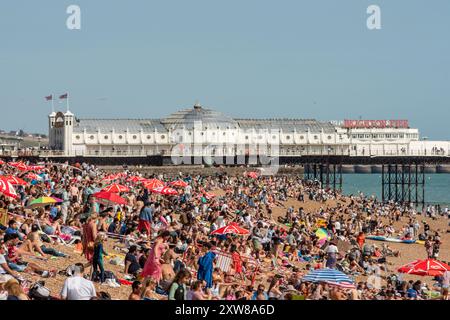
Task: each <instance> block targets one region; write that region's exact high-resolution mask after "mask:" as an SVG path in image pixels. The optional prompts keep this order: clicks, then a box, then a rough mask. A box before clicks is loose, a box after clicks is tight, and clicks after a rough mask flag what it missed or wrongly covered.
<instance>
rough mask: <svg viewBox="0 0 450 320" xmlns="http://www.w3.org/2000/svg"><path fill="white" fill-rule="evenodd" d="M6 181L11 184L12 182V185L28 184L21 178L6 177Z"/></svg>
mask: <svg viewBox="0 0 450 320" xmlns="http://www.w3.org/2000/svg"><path fill="white" fill-rule="evenodd" d="M5 178H6V180H8V181H9V182H11V184H12V185H16V186H18V185H20V186H26V185H27V184H28V183H27V182H26V181H24V180H23V179H20V178H19V177H14V176H6V177H5Z"/></svg>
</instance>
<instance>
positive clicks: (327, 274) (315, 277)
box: [302, 268, 354, 287]
mask: <svg viewBox="0 0 450 320" xmlns="http://www.w3.org/2000/svg"><path fill="white" fill-rule="evenodd" d="M302 281H304V282H326V283H330V284H335V285H339V286H348V287H350V286H351V285H353V284H354V282H353V280H352V279H351V278H350V277H349V276H347V275H346V274H345V273H343V272H341V271H339V270H335V269H328V268H325V269H316V270H313V271H311V272H309V273H308V274H307V275H305V276H304V277H303V278H302Z"/></svg>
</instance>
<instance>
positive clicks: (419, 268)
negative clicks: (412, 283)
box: [397, 259, 450, 276]
mask: <svg viewBox="0 0 450 320" xmlns="http://www.w3.org/2000/svg"><path fill="white" fill-rule="evenodd" d="M397 271H398V272H401V273H406V274H415V275H418V276H440V275H442V274H444V272H445V271H450V266H449V265H447V264H445V263H443V262H440V261H437V260H434V259H426V260H415V261H413V262H410V263H408V264H405V265H404V266H401V267H400V268H398V270H397Z"/></svg>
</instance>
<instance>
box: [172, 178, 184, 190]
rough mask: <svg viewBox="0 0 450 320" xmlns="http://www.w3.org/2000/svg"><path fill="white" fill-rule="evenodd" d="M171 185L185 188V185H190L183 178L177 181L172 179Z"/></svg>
mask: <svg viewBox="0 0 450 320" xmlns="http://www.w3.org/2000/svg"><path fill="white" fill-rule="evenodd" d="M170 185H171V186H172V187H179V188H184V187H187V186H188V183H187V182H185V181H183V180H177V181H172V182H171V183H170Z"/></svg>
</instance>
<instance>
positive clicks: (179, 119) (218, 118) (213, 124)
mask: <svg viewBox="0 0 450 320" xmlns="http://www.w3.org/2000/svg"><path fill="white" fill-rule="evenodd" d="M161 123H162V124H163V125H165V126H166V128H167V129H180V128H184V129H192V128H193V127H194V123H198V124H200V125H201V126H202V127H203V128H205V127H207V128H211V129H213V128H214V129H217V128H220V129H233V128H237V127H238V126H239V125H238V123H237V121H235V120H234V119H232V118H230V117H229V116H226V115H224V114H223V113H221V112H218V111H214V110H211V109H205V108H203V107H202V106H201V105H200V104H198V103H197V104H195V105H194V108H189V109H184V110H180V111H177V112H174V113H172V114H171V115H169V116H168V117H167V118H164V119H162V120H161Z"/></svg>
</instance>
